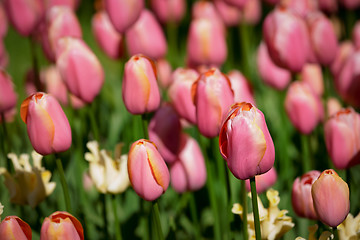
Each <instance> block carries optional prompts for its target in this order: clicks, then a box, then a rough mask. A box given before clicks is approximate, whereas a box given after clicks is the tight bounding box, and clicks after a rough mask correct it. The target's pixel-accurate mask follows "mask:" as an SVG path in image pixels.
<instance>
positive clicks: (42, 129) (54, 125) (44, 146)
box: [20, 92, 71, 155]
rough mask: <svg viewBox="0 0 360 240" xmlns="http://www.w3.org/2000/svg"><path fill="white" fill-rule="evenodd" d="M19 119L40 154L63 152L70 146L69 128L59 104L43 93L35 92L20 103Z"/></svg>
mask: <svg viewBox="0 0 360 240" xmlns="http://www.w3.org/2000/svg"><path fill="white" fill-rule="evenodd" d="M20 115H21V119H22V120H23V121H24V122H25V123H26V125H27V132H28V135H29V138H30V142H31V144H32V146H33V147H34V149H35V151H37V152H38V153H40V154H41V155H48V154H51V153H58V152H64V151H66V150H68V149H69V148H70V146H71V129H70V125H69V121H68V120H67V118H66V115H65V113H64V112H63V110H62V108H61V106H60V104H59V103H58V102H57V101H56V99H55V98H54V97H53V96H51V95H47V94H45V93H40V92H39V93H35V94H33V95H31V96H29V97H28V98H26V99H25V100H24V101H23V103H22V104H21V109H20Z"/></svg>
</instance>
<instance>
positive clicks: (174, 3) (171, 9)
mask: <svg viewBox="0 0 360 240" xmlns="http://www.w3.org/2000/svg"><path fill="white" fill-rule="evenodd" d="M150 2H151V8H152V10H153V11H154V13H155V14H156V16H157V17H158V18H159V20H160V21H161V22H162V23H167V22H176V23H178V22H180V21H181V19H182V18H183V17H184V14H185V11H186V0H151V1H150Z"/></svg>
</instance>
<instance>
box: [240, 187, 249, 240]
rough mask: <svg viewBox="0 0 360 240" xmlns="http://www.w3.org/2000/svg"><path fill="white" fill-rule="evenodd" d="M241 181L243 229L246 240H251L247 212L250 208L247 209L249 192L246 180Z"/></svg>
mask: <svg viewBox="0 0 360 240" xmlns="http://www.w3.org/2000/svg"><path fill="white" fill-rule="evenodd" d="M240 181H241V203H242V207H243V216H242V223H243V224H242V228H243V236H244V240H247V239H249V234H248V227H247V225H248V224H247V211H248V207H247V191H246V187H245V180H240Z"/></svg>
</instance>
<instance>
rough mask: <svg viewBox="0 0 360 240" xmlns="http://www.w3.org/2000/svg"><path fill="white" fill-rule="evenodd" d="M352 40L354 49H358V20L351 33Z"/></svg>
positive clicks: (359, 22)
mask: <svg viewBox="0 0 360 240" xmlns="http://www.w3.org/2000/svg"><path fill="white" fill-rule="evenodd" d="M352 40H353V42H354V45H355V48H356V49H359V48H360V20H359V21H357V22H356V24H355V26H354V28H353V32H352Z"/></svg>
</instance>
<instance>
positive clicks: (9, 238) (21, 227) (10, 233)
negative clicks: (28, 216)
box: [0, 216, 32, 240]
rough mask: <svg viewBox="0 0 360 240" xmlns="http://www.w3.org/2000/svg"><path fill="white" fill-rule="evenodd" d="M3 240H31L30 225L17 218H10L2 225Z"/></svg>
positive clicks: (0, 224) (0, 228)
mask: <svg viewBox="0 0 360 240" xmlns="http://www.w3.org/2000/svg"><path fill="white" fill-rule="evenodd" d="M0 236H1V240H15V239H16V240H31V239H32V232H31V228H30V226H29V224H27V223H26V222H24V221H23V220H21V219H20V218H19V217H17V216H8V217H6V218H5V219H4V220H3V221H2V222H1V223H0Z"/></svg>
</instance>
